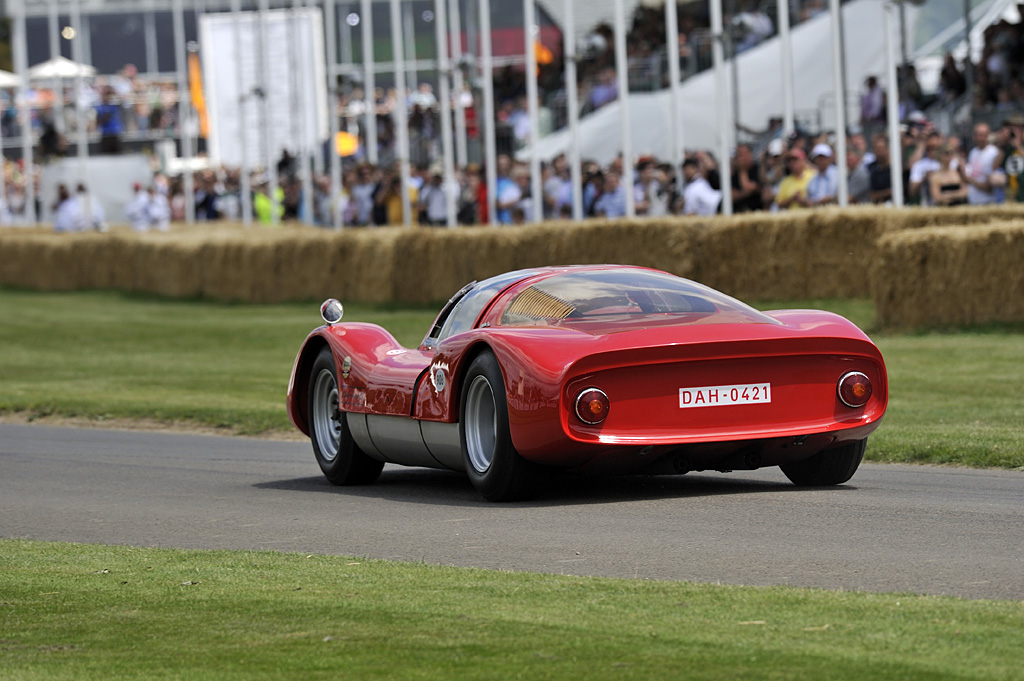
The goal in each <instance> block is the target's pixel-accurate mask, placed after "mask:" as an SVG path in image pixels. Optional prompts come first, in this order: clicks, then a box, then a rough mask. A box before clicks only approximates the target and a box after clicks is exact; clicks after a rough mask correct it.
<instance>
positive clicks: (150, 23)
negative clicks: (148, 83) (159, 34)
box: [142, 0, 160, 75]
mask: <svg viewBox="0 0 1024 681" xmlns="http://www.w3.org/2000/svg"><path fill="white" fill-rule="evenodd" d="M142 30H143V32H144V33H145V36H146V73H148V74H150V75H152V74H154V73H158V72H159V71H160V52H159V50H158V48H157V42H156V10H155V9H154V8H153V0H150V1H149V6H148V7H147V8H146V12H145V14H143V15H142Z"/></svg>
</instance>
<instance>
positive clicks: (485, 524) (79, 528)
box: [0, 424, 1024, 600]
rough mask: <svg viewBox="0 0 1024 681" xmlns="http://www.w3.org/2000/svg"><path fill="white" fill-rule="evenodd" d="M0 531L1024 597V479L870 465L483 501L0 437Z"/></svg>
mask: <svg viewBox="0 0 1024 681" xmlns="http://www.w3.org/2000/svg"><path fill="white" fill-rule="evenodd" d="M0 536H2V537H29V538H35V539H41V540H53V541H74V542H87V543H105V544H127V545H138V546H161V547H178V548H226V549H267V550H274V551H295V552H303V553H326V554H342V555H352V556H365V557H374V558H387V559H397V560H406V561H425V562H428V563H438V564H450V565H466V566H478V567H484V568H502V569H507V570H528V571H538V572H553V573H566V574H578V575H604V576H614V577H629V578H640V579H680V580H691V581H697V582H720V583H726V584H758V585H768V584H785V585H791V586H800V587H821V588H826V589H844V590H855V591H874V592H914V593H925V594H936V595H953V596H961V597H966V598H994V599H1007V600H1022V599H1024V473H1021V472H1012V471H979V470H966V469H951V468H936V467H918V466H893V465H864V466H862V467H861V469H860V470H859V471H858V472H857V475H856V476H855V477H854V478H853V480H852V481H851V483H849V484H847V485H844V486H842V487H836V488H830V489H798V488H796V487H794V486H792V485H790V484H789V483H788V482H787V481H786V480H785V478H784V477H783V476H782V474H781V473H780V472H779V471H778V470H777V469H767V470H764V471H754V472H744V473H732V474H728V475H721V474H691V475H687V476H683V477H671V478H645V477H629V478H611V479H591V478H579V477H571V476H566V477H561V478H559V479H558V480H557V481H556V483H555V484H554V485H552V488H551V489H550V490H549V491H548V494H547V495H546V496H545V497H544V498H542V499H541V500H539V501H535V502H530V503H520V504H490V503H486V502H484V501H482V500H481V499H480V498H479V497H478V496H477V494H476V492H475V491H474V490H473V488H472V487H471V486H470V484H469V482H468V480H467V479H466V478H465V477H464V476H461V475H457V474H454V473H446V472H440V471H430V470H422V469H405V468H398V467H391V466H388V467H387V468H385V470H384V473H383V475H382V476H381V479H380V480H379V481H378V483H376V484H374V485H371V486H368V487H360V488H336V487H332V486H330V485H329V484H328V483H327V482H326V481H325V480H324V479H323V477H322V476H321V475H320V472H319V469H318V468H317V466H316V463H315V461H314V460H313V456H312V453H311V451H310V448H309V445H308V443H297V442H278V441H269V440H258V439H249V438H233V437H213V436H198V435H183V434H168V433H150V432H139V431H107V430H99V429H89V428H86V429H81V428H64V427H44V426H33V425H14V424H0Z"/></svg>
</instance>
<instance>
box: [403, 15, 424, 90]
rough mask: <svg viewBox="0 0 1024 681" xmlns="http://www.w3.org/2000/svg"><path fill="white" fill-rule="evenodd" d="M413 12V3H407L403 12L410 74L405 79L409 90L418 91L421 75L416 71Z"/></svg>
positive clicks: (407, 63)
mask: <svg viewBox="0 0 1024 681" xmlns="http://www.w3.org/2000/svg"><path fill="white" fill-rule="evenodd" d="M412 13H413V7H412V4H406V5H405V11H404V12H402V34H403V35H404V36H405V58H406V65H407V69H406V72H407V74H408V78H406V81H405V82H406V87H407V88H409V92H416V88H417V87H418V86H419V84H420V82H419V81H420V77H419V74H418V73H417V72H416V23H415V22H414V21H413V16H412Z"/></svg>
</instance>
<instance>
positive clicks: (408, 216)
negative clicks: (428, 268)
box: [390, 0, 412, 227]
mask: <svg viewBox="0 0 1024 681" xmlns="http://www.w3.org/2000/svg"><path fill="white" fill-rule="evenodd" d="M390 2H391V49H392V50H393V51H392V57H391V58H392V61H393V62H394V64H395V100H396V101H395V111H394V119H395V132H396V133H397V134H398V148H397V150H396V151H397V153H396V158H397V159H398V167H399V175H400V176H401V178H402V221H403V222H404V224H405V226H406V227H410V226H412V203H411V202H410V201H409V113H408V111H406V106H405V98H406V90H405V52H404V50H403V49H402V12H401V8H400V7H399V0H390Z"/></svg>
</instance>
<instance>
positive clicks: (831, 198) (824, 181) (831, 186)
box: [807, 144, 839, 206]
mask: <svg viewBox="0 0 1024 681" xmlns="http://www.w3.org/2000/svg"><path fill="white" fill-rule="evenodd" d="M811 163H812V164H813V165H814V168H815V170H817V171H818V174H817V175H815V176H814V177H812V178H811V181H810V182H808V183H807V200H808V201H809V202H810V205H811V206H822V205H825V204H827V203H835V202H836V201H837V197H838V195H839V169H838V168H836V166H835V164H834V163H832V147H830V146H829V145H827V144H816V145H814V148H813V149H811Z"/></svg>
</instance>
